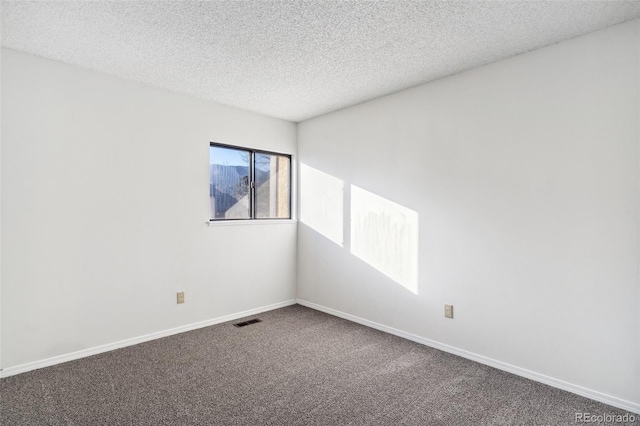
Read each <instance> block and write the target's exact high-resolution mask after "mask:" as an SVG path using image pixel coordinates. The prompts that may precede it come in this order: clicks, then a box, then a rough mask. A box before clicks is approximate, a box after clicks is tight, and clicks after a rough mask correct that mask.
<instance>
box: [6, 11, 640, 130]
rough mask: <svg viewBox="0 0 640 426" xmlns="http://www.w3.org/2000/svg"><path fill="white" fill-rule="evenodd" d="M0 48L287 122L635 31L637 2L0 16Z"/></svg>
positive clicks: (638, 13)
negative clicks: (625, 27) (621, 26)
mask: <svg viewBox="0 0 640 426" xmlns="http://www.w3.org/2000/svg"><path fill="white" fill-rule="evenodd" d="M1 13H2V44H3V45H4V46H7V47H10V48H12V49H17V50H21V51H25V52H29V53H33V54H36V55H40V56H43V57H46V58H51V59H56V60H59V61H63V62H67V63H70V64H75V65H80V66H83V67H86V68H90V69H94V70H98V71H102V72H105V73H108V74H113V75H117V76H120V77H125V78H129V79H133V80H137V81H140V82H143V83H146V84H149V85H152V86H156V87H162V88H166V89H170V90H173V91H176V92H180V93H186V94H189V95H193V96H197V97H200V98H204V99H208V100H211V101H216V102H219V103H223V104H227V105H232V106H236V107H240V108H243V109H247V110H251V111H256V112H260V113H263V114H267V115H270V116H274V117H280V118H284V119H287V120H291V121H301V120H304V119H307V118H310V117H314V116H316V115H320V114H323V113H327V112H330V111H334V110H336V109H339V108H343V107H346V106H349V105H353V104H356V103H359V102H363V101H366V100H369V99H372V98H375V97H378V96H382V95H385V94H388V93H392V92H395V91H398V90H401V89H405V88H408V87H411V86H415V85H418V84H420V83H425V82H427V81H431V80H434V79H437V78H440V77H443V76H447V75H451V74H455V73H458V72H460V71H464V70H467V69H470V68H473V67H477V66H480V65H484V64H487V63H490V62H494V61H497V60H500V59H503V58H507V57H509V56H513V55H516V54H519V53H522V52H526V51H528V50H531V49H535V48H538V47H542V46H546V45H549V44H552V43H556V42H559V41H562V40H566V39H569V38H572V37H575V36H579V35H582V34H586V33H589V32H592V31H595V30H598V29H601V28H604V27H607V26H610V25H614V24H617V23H621V22H624V21H627V20H630V19H634V18H638V17H640V2H639V1H567V2H565V1H488V2H484V1H455V2H453V1H450V2H442V1H409V0H395V1H384V0H382V1H335V0H333V1H331V0H330V1H324V0H317V1H279V2H277V1H266V0H264V1H212V2H196V1H171V2H158V1H137V2H110V1H97V2H89V1H79V2H71V1H57V2H25V1H20V2H11V1H3V2H2V9H1Z"/></svg>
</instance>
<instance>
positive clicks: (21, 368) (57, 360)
mask: <svg viewBox="0 0 640 426" xmlns="http://www.w3.org/2000/svg"><path fill="white" fill-rule="evenodd" d="M295 304H296V301H295V300H287V301H284V302H279V303H274V304H272V305H267V306H262V307H260V308H255V309H249V310H247V311H242V312H237V313H235V314H230V315H224V316H222V317H218V318H213V319H209V320H206V321H200V322H196V323H193V324H187V325H183V326H180V327H176V328H171V329H169V330H164V331H158V332H155V333H151V334H145V335H144V336H139V337H133V338H131V339H125V340H120V341H119V342H114V343H108V344H106V345H101V346H95V347H93V348H88V349H83V350H80V351H77V352H71V353H68V354H63V355H58V356H54V357H51V358H46V359H43V360H40V361H34V362H28V363H26V364H21V365H16V366H14V367H8V368H5V369H3V370H1V371H0V378H2V377H9V376H14V375H16V374H20V373H26V372H27V371H31V370H36V369H38V368H43V367H49V366H51V365H56V364H61V363H63V362H67V361H73V360H74V359H79V358H84V357H87V356H91V355H97V354H100V353H103V352H108V351H112V350H114V349H120V348H124V347H127V346H132V345H137V344H138V343H143V342H148V341H150V340H155V339H160V338H162V337H167V336H172V335H174V334H179V333H184V332H185V331H191V330H196V329H198V328H202V327H208V326H210V325H215V324H220V323H223V322H227V321H233V320H235V319H238V318H242V317H248V316H250V315H256V314H259V313H261V312H266V311H272V310H274V309H279V308H284V307H285V306H290V305H295Z"/></svg>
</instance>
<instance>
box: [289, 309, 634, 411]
mask: <svg viewBox="0 0 640 426" xmlns="http://www.w3.org/2000/svg"><path fill="white" fill-rule="evenodd" d="M297 302H298V303H299V304H300V305H303V306H306V307H308V308H311V309H315V310H317V311H321V312H325V313H327V314H330V315H334V316H336V317H340V318H344V319H346V320H349V321H353V322H356V323H358V324H362V325H366V326H367V327H371V328H375V329H376V330H380V331H384V332H385V333H389V334H393V335H396V336H399V337H402V338H405V339H407V340H411V341H414V342H417V343H421V344H423V345H426V346H429V347H432V348H435V349H439V350H441V351H444V352H448V353H451V354H454V355H458V356H461V357H463V358H467V359H470V360H472V361H476V362H479V363H480V364H484V365H488V366H490V367H494V368H497V369H498V370H503V371H507V372H509V373H512V374H515V375H518V376H522V377H526V378H527V379H531V380H535V381H536V382H540V383H544V384H546V385H549V386H552V387H554V388H558V389H562V390H566V391H568V392H572V393H575V394H577V395H580V396H584V397H586V398H590V399H593V400H595V401H598V402H603V403H605V404H608V405H612V406H614V407H617V408H621V409H623V410H627V411H630V412H632V413H637V414H640V404H637V403H635V402H631V401H627V400H624V399H620V398H617V397H615V396H611V395H607V394H604V393H602V392H598V391H595V390H592V389H587V388H584V387H582V386H578V385H574V384H572V383H568V382H565V381H563V380H559V379H555V378H553V377H549V376H545V375H544V374H540V373H536V372H535V371H530V370H526V369H524V368H521V367H517V366H515V365H511V364H507V363H505V362H502V361H498V360H495V359H492V358H487V357H485V356H482V355H478V354H476V353H473V352H469V351H465V350H463V349H458V348H456V347H453V346H449V345H446V344H444V343H440V342H436V341H435V340H431V339H427V338H425V337H420V336H417V335H415V334H411V333H407V332H405V331H402V330H398V329H396V328H393V327H388V326H386V325H382V324H378V323H377V322H373V321H369V320H366V319H364V318H360V317H357V316H355V315H351V314H347V313H344V312H341V311H338V310H335V309H332V308H327V307H326V306H322V305H318V304H316V303H312V302H308V301H306V300H302V299H298V300H297Z"/></svg>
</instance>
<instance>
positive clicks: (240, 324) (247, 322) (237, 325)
mask: <svg viewBox="0 0 640 426" xmlns="http://www.w3.org/2000/svg"><path fill="white" fill-rule="evenodd" d="M257 322H262V320H259V319H258V318H256V319H252V320H249V321H244V322H239V323H236V324H233V326H234V327H244V326H246V325H251V324H255V323H257Z"/></svg>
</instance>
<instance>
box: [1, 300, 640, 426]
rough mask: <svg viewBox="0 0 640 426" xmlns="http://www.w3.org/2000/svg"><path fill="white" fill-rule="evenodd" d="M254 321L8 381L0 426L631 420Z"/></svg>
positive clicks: (330, 329) (402, 354)
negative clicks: (585, 416)
mask: <svg viewBox="0 0 640 426" xmlns="http://www.w3.org/2000/svg"><path fill="white" fill-rule="evenodd" d="M254 317H257V318H260V319H261V320H262V322H260V323H257V324H253V325H249V326H247V327H243V328H236V327H233V326H232V325H231V324H232V323H224V324H219V325H215V326H212V327H207V328H203V329H200V330H195V331H191V332H188V333H183V334H179V335H176V336H171V337H167V338H164V339H159V340H155V341H152V342H147V343H143V344H140V345H136V346H131V347H128V348H124V349H120V350H116V351H112V352H107V353H104V354H100V355H95V356H92V357H88V358H84V359H80V360H77V361H72V362H68V363H65V364H59V365H56V366H53V367H48V368H44V369H41V370H37V371H32V372H29V373H24V374H20V375H17V376H12V377H8V378H5V379H2V380H1V381H0V392H1V394H0V397H1V399H0V424H2V425H45V424H46V425H118V424H120V425H154V426H157V425H277V426H284V425H347V424H348V425H484V424H486V425H513V424H521V425H567V424H576V423H575V415H576V413H591V414H597V415H600V414H610V415H624V414H625V413H626V412H624V411H622V410H618V409H616V408H614V407H611V406H608V405H604V404H600V403H598V402H594V401H591V400H589V399H586V398H582V397H579V396H576V395H573V394H571V393H568V392H564V391H561V390H558V389H555V388H552V387H549V386H546V385H543V384H540V383H536V382H533V381H531V380H527V379H524V378H520V377H518V376H514V375H511V374H509V373H505V372H502V371H500V370H496V369H493V368H491V367H487V366H484V365H481V364H477V363H475V362H472V361H469V360H466V359H463V358H460V357H457V356H454V355H450V354H447V353H444V352H441V351H438V350H435V349H431V348H428V347H426V346H422V345H420V344H417V343H414V342H411V341H408V340H404V339H401V338H399V337H395V336H392V335H389V334H386V333H382V332H379V331H377V330H373V329H370V328H367V327H364V326H361V325H359V324H355V323H352V322H349V321H346V320H343V319H340V318H336V317H333V316H331V315H327V314H324V313H321V312H317V311H315V310H312V309H308V308H305V307H302V306H300V305H294V306H290V307H286V308H283V309H278V310H275V311H271V312H266V313H263V314H260V315H257V316H254ZM254 317H249V318H254ZM240 321H242V320H237V321H233V323H236V322H240ZM635 417H636V424H637V423H640V422H639V421H638V418H639V417H640V416H638V415H635ZM590 424H594V423H590ZM606 424H611V423H606Z"/></svg>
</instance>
